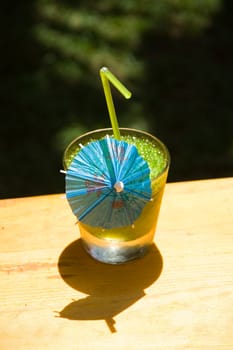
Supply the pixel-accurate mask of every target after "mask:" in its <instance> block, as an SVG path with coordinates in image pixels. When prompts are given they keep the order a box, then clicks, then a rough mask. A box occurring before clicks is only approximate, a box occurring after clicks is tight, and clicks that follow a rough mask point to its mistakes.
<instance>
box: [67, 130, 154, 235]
mask: <svg viewBox="0 0 233 350" xmlns="http://www.w3.org/2000/svg"><path fill="white" fill-rule="evenodd" d="M66 197H67V200H68V202H69V204H70V206H71V209H72V211H73V213H74V214H75V215H76V216H77V218H78V220H79V221H81V222H82V223H84V224H87V225H91V226H96V227H102V228H105V229H109V228H117V227H123V226H127V225H132V224H133V223H134V221H135V220H136V219H137V218H138V217H139V216H140V214H141V212H142V209H143V208H144V206H145V204H146V203H147V202H148V201H149V200H150V199H151V182H150V169H149V166H148V164H147V162H146V161H145V160H144V159H143V158H142V157H141V156H140V155H139V154H138V151H137V148H136V147H135V146H134V145H132V144H128V143H127V142H125V141H118V140H116V139H114V138H112V137H109V136H106V137H105V138H103V139H101V140H98V141H93V142H90V143H89V144H87V145H86V146H84V147H83V148H82V149H81V150H80V151H79V152H78V154H77V155H76V156H75V157H74V159H73V161H72V163H71V165H70V166H69V168H68V169H67V171H66Z"/></svg>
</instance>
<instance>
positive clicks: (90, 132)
mask: <svg viewBox="0 0 233 350" xmlns="http://www.w3.org/2000/svg"><path fill="white" fill-rule="evenodd" d="M119 130H120V131H123V132H134V133H135V134H138V135H139V134H140V135H142V136H143V135H145V136H146V137H147V138H148V139H152V140H154V141H156V142H157V143H158V144H159V145H160V146H161V148H162V149H163V151H164V154H166V166H165V167H164V168H163V170H162V171H161V172H160V173H159V174H158V175H157V176H156V179H157V178H158V177H160V176H161V175H163V174H164V173H165V172H166V171H167V170H168V168H169V166H170V162H171V157H170V152H169V150H168V148H167V146H166V145H165V144H164V143H163V142H162V141H161V140H160V139H158V138H157V137H156V136H154V135H152V134H150V133H149V132H147V131H144V130H139V129H133V128H119ZM108 131H110V132H111V133H113V129H112V128H101V129H95V130H91V131H88V132H86V133H84V134H82V135H80V136H77V137H76V138H75V139H73V140H72V141H71V142H70V143H69V144H68V145H67V147H66V148H65V151H64V153H63V167H64V169H65V170H66V169H67V166H66V164H65V158H66V154H67V152H68V150H69V149H70V148H71V147H72V146H73V145H74V144H75V143H77V142H78V141H80V140H81V139H83V138H88V137H89V136H91V135H93V134H98V133H105V132H108Z"/></svg>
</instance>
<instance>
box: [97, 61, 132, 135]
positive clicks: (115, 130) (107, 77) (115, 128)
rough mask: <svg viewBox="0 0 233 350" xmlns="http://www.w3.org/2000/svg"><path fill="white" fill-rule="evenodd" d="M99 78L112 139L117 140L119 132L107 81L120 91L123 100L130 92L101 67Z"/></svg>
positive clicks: (107, 70) (128, 96)
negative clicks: (110, 125) (111, 130)
mask: <svg viewBox="0 0 233 350" xmlns="http://www.w3.org/2000/svg"><path fill="white" fill-rule="evenodd" d="M100 77H101V80H102V84H103V89H104V94H105V99H106V102H107V107H108V113H109V116H110V120H111V124H112V129H113V134H114V137H115V138H116V139H117V140H119V139H120V136H121V135H120V131H119V126H118V120H117V116H116V112H115V107H114V104H113V100H112V94H111V89H110V84H109V81H110V82H111V83H112V85H114V86H115V88H116V89H117V90H118V91H120V93H121V94H122V95H123V96H124V97H125V98H127V99H128V98H130V97H131V92H130V91H129V90H128V89H127V88H126V87H125V86H124V85H123V84H122V83H121V82H120V81H119V80H118V79H117V78H116V77H115V76H114V75H113V74H112V73H111V72H110V70H109V69H108V68H107V67H102V68H101V69H100Z"/></svg>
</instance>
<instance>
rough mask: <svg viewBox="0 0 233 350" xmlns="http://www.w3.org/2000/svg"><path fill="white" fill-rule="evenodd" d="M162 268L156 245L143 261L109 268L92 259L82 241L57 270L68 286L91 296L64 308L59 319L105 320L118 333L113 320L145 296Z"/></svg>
mask: <svg viewBox="0 0 233 350" xmlns="http://www.w3.org/2000/svg"><path fill="white" fill-rule="evenodd" d="M162 267H163V259H162V256H161V254H160V252H159V250H158V249H157V247H156V246H155V245H153V246H152V248H151V250H150V252H149V253H148V254H147V255H146V256H144V257H143V258H140V259H138V260H134V261H131V262H128V263H126V264H121V265H108V264H103V263H100V262H98V261H95V260H94V259H92V258H91V257H90V256H89V255H88V254H87V253H86V252H85V251H84V249H83V246H82V243H81V240H80V239H79V240H77V241H75V242H73V243H71V244H70V245H69V246H68V247H66V248H65V250H64V251H63V252H62V253H61V255H60V257H59V261H58V269H59V272H60V275H61V277H62V278H63V280H64V281H65V282H66V283H67V284H68V285H69V286H71V287H72V288H74V289H76V290H78V291H80V292H83V293H85V294H88V296H86V297H85V298H83V299H79V300H77V301H73V302H72V303H70V304H69V305H67V306H66V307H64V309H63V310H62V311H60V313H59V316H60V317H63V318H67V319H70V320H101V319H103V320H105V321H106V323H107V325H108V327H109V329H110V330H111V332H116V329H115V327H114V323H115V321H114V319H113V317H114V316H115V315H117V314H119V313H120V312H122V311H123V310H125V309H126V308H128V307H129V306H130V305H132V304H133V303H135V302H136V301H137V300H139V299H140V298H142V297H143V296H145V292H144V289H145V288H147V287H149V286H150V285H151V284H152V283H153V282H154V281H155V280H156V279H158V277H159V275H160V274H161V271H162Z"/></svg>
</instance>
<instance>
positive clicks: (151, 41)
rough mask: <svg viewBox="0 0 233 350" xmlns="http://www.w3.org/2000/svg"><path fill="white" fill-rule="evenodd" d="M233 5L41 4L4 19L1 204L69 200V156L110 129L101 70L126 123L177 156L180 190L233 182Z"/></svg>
mask: <svg viewBox="0 0 233 350" xmlns="http://www.w3.org/2000/svg"><path fill="white" fill-rule="evenodd" d="M231 13H232V4H231V2H230V0H229V1H225V2H224V1H221V0H156V1H151V0H102V1H98V0H97V1H93V0H85V1H84V0H79V1H78V2H77V1H74V0H57V1H55V0H34V1H29V0H28V1H24V2H17V3H16V4H14V7H12V6H11V4H10V3H8V2H4V4H3V5H2V10H1V13H0V29H1V34H0V35H1V41H0V47H1V52H2V55H1V77H2V79H1V85H0V97H1V100H2V103H1V110H2V113H1V114H2V115H3V118H2V127H1V131H0V133H1V134H0V142H1V152H2V156H1V159H2V162H1V166H2V169H1V173H0V174H1V175H0V177H1V178H0V193H1V197H11V196H14V197H15V196H24V195H34V194H43V193H54V192H62V191H64V179H63V176H62V175H60V174H59V169H60V168H61V167H62V161H61V159H62V152H63V150H64V148H65V146H66V145H67V144H68V143H69V142H70V141H71V139H72V138H74V137H76V136H78V135H79V134H81V133H83V132H85V131H87V130H92V129H95V128H102V127H109V126H110V122H109V118H108V113H107V109H106V105H105V99H104V95H103V90H102V86H101V83H100V79H99V76H98V71H99V68H100V67H101V66H105V65H106V66H108V67H109V68H110V69H111V70H112V72H113V73H114V74H115V75H116V76H118V78H119V79H120V80H121V81H122V82H123V83H124V84H125V85H126V86H127V87H128V88H129V89H130V90H131V91H132V92H133V97H132V99H131V100H129V101H126V100H124V98H123V97H122V96H120V95H119V93H118V92H117V93H116V92H115V91H114V89H113V95H114V100H115V105H116V110H117V114H118V117H119V123H120V125H121V126H125V127H135V128H139V129H144V130H148V131H150V132H151V133H153V134H155V135H157V136H158V137H160V138H161V139H162V140H163V141H164V142H165V143H166V144H167V145H168V147H169V149H170V151H171V155H172V167H171V171H170V176H169V180H170V181H174V180H184V179H185V180H187V179H196V178H202V177H217V176H228V175H230V174H231V173H232V170H233V164H232V156H233V143H232V126H233V125H232V124H233V123H232V111H233V103H232V101H231V100H232V98H231V91H232V79H233V68H232V54H233V35H232V34H233V27H232V15H231Z"/></svg>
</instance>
